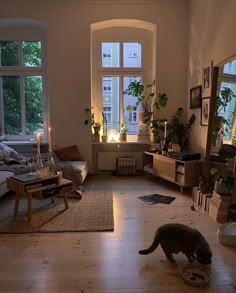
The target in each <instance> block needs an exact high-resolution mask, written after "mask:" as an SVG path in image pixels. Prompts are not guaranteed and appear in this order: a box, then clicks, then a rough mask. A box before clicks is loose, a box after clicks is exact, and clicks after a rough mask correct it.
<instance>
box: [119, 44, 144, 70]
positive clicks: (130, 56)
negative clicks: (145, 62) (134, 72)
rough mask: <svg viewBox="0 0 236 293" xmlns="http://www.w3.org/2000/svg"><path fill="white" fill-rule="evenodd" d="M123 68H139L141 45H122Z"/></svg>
mask: <svg viewBox="0 0 236 293" xmlns="http://www.w3.org/2000/svg"><path fill="white" fill-rule="evenodd" d="M123 51H124V57H123V64H124V67H133V68H140V67H141V54H142V43H140V42H139V43H124V45H123Z"/></svg>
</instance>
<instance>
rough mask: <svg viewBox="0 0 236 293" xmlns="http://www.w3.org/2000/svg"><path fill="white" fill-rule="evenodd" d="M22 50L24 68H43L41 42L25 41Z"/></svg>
mask: <svg viewBox="0 0 236 293" xmlns="http://www.w3.org/2000/svg"><path fill="white" fill-rule="evenodd" d="M22 49H23V65H24V66H38V67H39V66H41V42H39V41H24V42H22Z"/></svg>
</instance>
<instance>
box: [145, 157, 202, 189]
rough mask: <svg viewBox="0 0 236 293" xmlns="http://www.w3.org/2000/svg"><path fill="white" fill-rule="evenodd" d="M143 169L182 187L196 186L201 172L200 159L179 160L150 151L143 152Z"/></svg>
mask: <svg viewBox="0 0 236 293" xmlns="http://www.w3.org/2000/svg"><path fill="white" fill-rule="evenodd" d="M143 161H144V171H147V172H149V173H151V174H153V175H155V176H157V177H160V178H163V179H166V180H168V181H170V182H173V183H175V184H178V185H179V186H180V189H181V194H183V187H185V186H189V187H193V186H197V185H198V184H199V182H198V179H199V176H200V175H201V173H202V168H203V161H202V160H188V161H181V160H177V159H174V158H170V157H167V156H163V155H159V154H156V153H151V152H144V159H143Z"/></svg>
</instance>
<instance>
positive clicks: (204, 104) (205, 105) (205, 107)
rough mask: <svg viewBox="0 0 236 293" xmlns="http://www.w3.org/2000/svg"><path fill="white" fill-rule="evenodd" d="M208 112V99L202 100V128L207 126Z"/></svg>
mask: <svg viewBox="0 0 236 293" xmlns="http://www.w3.org/2000/svg"><path fill="white" fill-rule="evenodd" d="M209 110H210V97H207V98H202V107H201V125H202V126H208V119H209Z"/></svg>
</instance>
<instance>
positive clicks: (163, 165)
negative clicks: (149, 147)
mask: <svg viewBox="0 0 236 293" xmlns="http://www.w3.org/2000/svg"><path fill="white" fill-rule="evenodd" d="M154 174H155V175H156V176H158V177H161V178H163V179H166V180H169V181H172V182H175V160H173V159H171V158H168V157H165V156H160V155H155V157H154Z"/></svg>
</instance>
